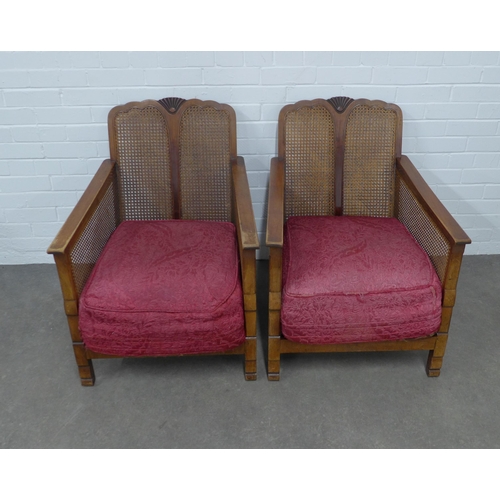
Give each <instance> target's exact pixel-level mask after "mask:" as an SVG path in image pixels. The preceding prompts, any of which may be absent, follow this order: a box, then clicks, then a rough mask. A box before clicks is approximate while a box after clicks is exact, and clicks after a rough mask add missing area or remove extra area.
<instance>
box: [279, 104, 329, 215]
mask: <svg viewBox="0 0 500 500" xmlns="http://www.w3.org/2000/svg"><path fill="white" fill-rule="evenodd" d="M284 126H285V144H286V150H285V218H288V217H290V216H294V215H334V213H335V199H334V198H335V196H334V175H335V130H334V124H333V119H332V116H331V114H330V112H329V111H328V110H327V109H326V108H325V107H324V106H321V105H319V106H312V107H309V106H307V107H302V108H300V109H297V110H294V111H290V112H289V113H287V115H286V117H285V125H284Z"/></svg>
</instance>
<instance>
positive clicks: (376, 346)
mask: <svg viewBox="0 0 500 500" xmlns="http://www.w3.org/2000/svg"><path fill="white" fill-rule="evenodd" d="M318 104H319V105H323V106H326V107H327V108H328V109H329V110H330V113H331V115H332V117H333V120H334V123H335V125H336V126H335V159H336V163H335V212H334V214H333V213H332V214H331V215H336V216H341V215H342V199H343V190H342V188H343V185H342V175H343V157H344V137H345V131H346V127H347V120H348V117H349V114H350V112H351V111H352V110H353V109H354V108H355V107H356V106H358V105H366V106H374V107H382V108H384V109H391V110H393V111H395V112H396V114H397V117H398V118H397V122H398V123H397V130H396V148H395V151H396V155H395V156H396V158H395V165H394V169H395V176H396V179H395V183H396V196H395V201H394V207H393V216H394V217H398V212H397V210H398V199H397V196H398V195H397V193H398V189H397V186H398V185H400V184H401V183H404V184H405V185H406V187H407V188H408V190H409V191H410V192H411V194H412V196H413V197H414V199H415V200H416V202H417V205H418V207H419V209H420V210H421V211H422V213H423V214H424V215H425V220H426V221H428V222H429V224H432V225H433V226H434V228H436V229H437V230H438V231H439V232H440V233H441V235H442V236H443V237H444V238H445V239H446V240H447V241H448V243H449V247H450V250H449V253H448V258H447V262H446V268H445V272H444V278H443V279H442V280H441V281H442V289H443V299H442V312H441V324H440V326H439V329H438V330H437V332H436V333H434V334H433V335H431V336H428V337H424V338H418V339H408V340H396V341H380V342H360V343H348V344H303V343H298V342H292V341H289V340H287V339H285V338H284V337H283V335H282V333H281V295H282V251H283V229H284V224H285V222H286V220H285V219H286V217H285V196H286V193H285V175H286V162H285V125H284V122H285V116H286V114H287V113H288V112H289V111H292V110H297V109H300V108H302V107H312V106H315V105H318ZM278 123H279V125H278V127H279V129H278V157H275V158H272V160H271V172H270V180H269V198H268V220H267V231H266V245H267V246H268V247H269V323H268V325H269V327H268V379H269V380H274V381H277V380H279V379H280V361H281V354H288V353H313V352H365V351H408V350H428V351H429V355H428V359H427V366H426V372H427V375H428V376H429V377H437V376H439V374H440V370H441V367H442V364H443V356H444V354H445V350H446V343H447V341H448V330H449V327H450V321H451V316H452V312H453V306H454V304H455V299H456V288H457V282H458V277H459V273H460V266H461V262H462V256H463V253H464V249H465V245H466V244H468V243H471V240H470V238H469V237H468V236H467V234H466V233H465V232H464V231H463V230H462V228H461V227H460V226H459V224H458V223H457V222H456V221H455V219H454V218H453V216H452V215H451V214H450V213H449V211H448V210H447V209H446V208H445V207H444V205H443V204H442V203H441V202H440V201H439V199H438V198H437V197H436V195H435V194H434V192H433V191H432V190H431V188H430V187H429V186H428V184H427V183H426V182H425V180H424V179H423V177H422V176H421V175H420V173H419V172H418V170H417V169H416V168H415V166H414V165H413V163H412V162H411V161H410V159H409V158H408V157H407V156H404V155H401V143H402V112H401V109H400V108H399V107H398V106H396V105H395V104H388V103H386V102H384V101H370V100H368V99H357V100H353V99H350V98H347V97H335V98H331V99H328V100H324V99H315V100H312V101H299V102H297V103H295V104H290V105H287V106H285V107H284V108H283V109H282V110H281V112H280V115H279V122H278ZM414 236H415V235H414ZM415 237H416V238H417V240H418V237H417V236H415ZM419 243H420V241H419ZM421 246H422V245H421ZM424 250H425V248H424ZM426 251H427V250H426ZM427 253H428V252H427Z"/></svg>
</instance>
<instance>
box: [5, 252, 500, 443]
mask: <svg viewBox="0 0 500 500" xmlns="http://www.w3.org/2000/svg"><path fill="white" fill-rule="evenodd" d="M258 272H259V279H258V281H259V289H258V291H259V314H260V316H259V350H258V380H257V381H255V382H246V381H245V380H244V377H243V361H242V359H241V358H240V357H239V356H238V357H237V356H231V357H229V356H227V357H225V356H213V357H209V356H207V357H189V358H165V359H103V360H96V361H94V368H95V372H96V385H95V386H94V387H82V386H81V385H80V381H79V378H78V374H77V369H76V364H75V361H74V357H73V352H72V348H71V342H70V337H69V333H68V329H67V324H66V319H65V315H64V312H63V304H62V297H61V291H60V288H59V282H58V278H57V273H56V270H55V267H54V266H53V265H49V264H45V265H26V266H1V267H0V328H1V331H0V342H1V344H0V346H1V348H0V402H1V403H0V447H1V448H165V449H167V448H168V449H175V448H411V449H414V448H499V447H500V411H499V410H500V335H499V325H500V307H499V297H500V279H499V278H500V255H496V256H466V257H465V258H464V261H463V265H462V272H461V276H460V281H459V289H458V297H457V303H456V306H455V310H454V315H453V319H452V324H451V328H450V338H449V342H448V348H447V353H446V356H445V360H444V366H443V370H442V373H441V376H440V377H439V378H435V379H434V378H428V377H427V376H426V374H425V362H426V357H427V354H426V353H425V352H401V353H345V354H342V353H341V354H334V353H332V354H300V355H299V354H297V355H284V356H283V358H282V376H281V381H280V382H268V381H267V377H266V361H265V354H266V345H265V336H266V333H267V330H266V328H267V327H266V300H267V297H266V295H267V293H266V288H267V262H266V261H259V262H258Z"/></svg>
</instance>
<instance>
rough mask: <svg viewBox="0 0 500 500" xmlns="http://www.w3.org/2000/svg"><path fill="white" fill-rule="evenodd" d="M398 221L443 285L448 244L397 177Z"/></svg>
mask: <svg viewBox="0 0 500 500" xmlns="http://www.w3.org/2000/svg"><path fill="white" fill-rule="evenodd" d="M398 219H399V220H400V221H401V222H402V223H403V224H404V225H405V226H406V227H407V229H408V230H409V231H410V233H411V234H412V235H413V237H414V238H415V239H416V240H417V241H418V242H419V244H420V246H421V247H422V248H423V249H424V250H425V251H426V253H427V255H428V256H429V258H430V259H431V262H432V264H433V265H434V268H435V269H436V272H437V274H438V276H439V279H440V280H441V283H443V282H444V277H445V273H446V264H447V262H448V257H449V254H450V244H449V243H448V240H447V239H446V238H445V237H444V235H443V233H442V232H441V231H440V230H439V228H438V227H437V226H436V225H435V224H434V222H433V221H432V219H430V218H429V217H428V216H427V214H426V213H425V212H424V210H423V209H422V207H421V205H420V204H419V202H418V201H417V199H416V198H415V196H413V193H412V192H411V191H410V190H409V189H408V187H407V185H406V183H405V182H404V181H403V179H401V178H400V177H399V176H398Z"/></svg>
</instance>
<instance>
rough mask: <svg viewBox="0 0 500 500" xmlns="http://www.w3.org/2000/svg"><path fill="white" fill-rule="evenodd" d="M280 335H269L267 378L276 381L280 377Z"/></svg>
mask: <svg viewBox="0 0 500 500" xmlns="http://www.w3.org/2000/svg"><path fill="white" fill-rule="evenodd" d="M280 343H281V339H280V337H269V354H268V360H267V379H268V380H270V381H278V380H279V379H280V367H281V353H280Z"/></svg>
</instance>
